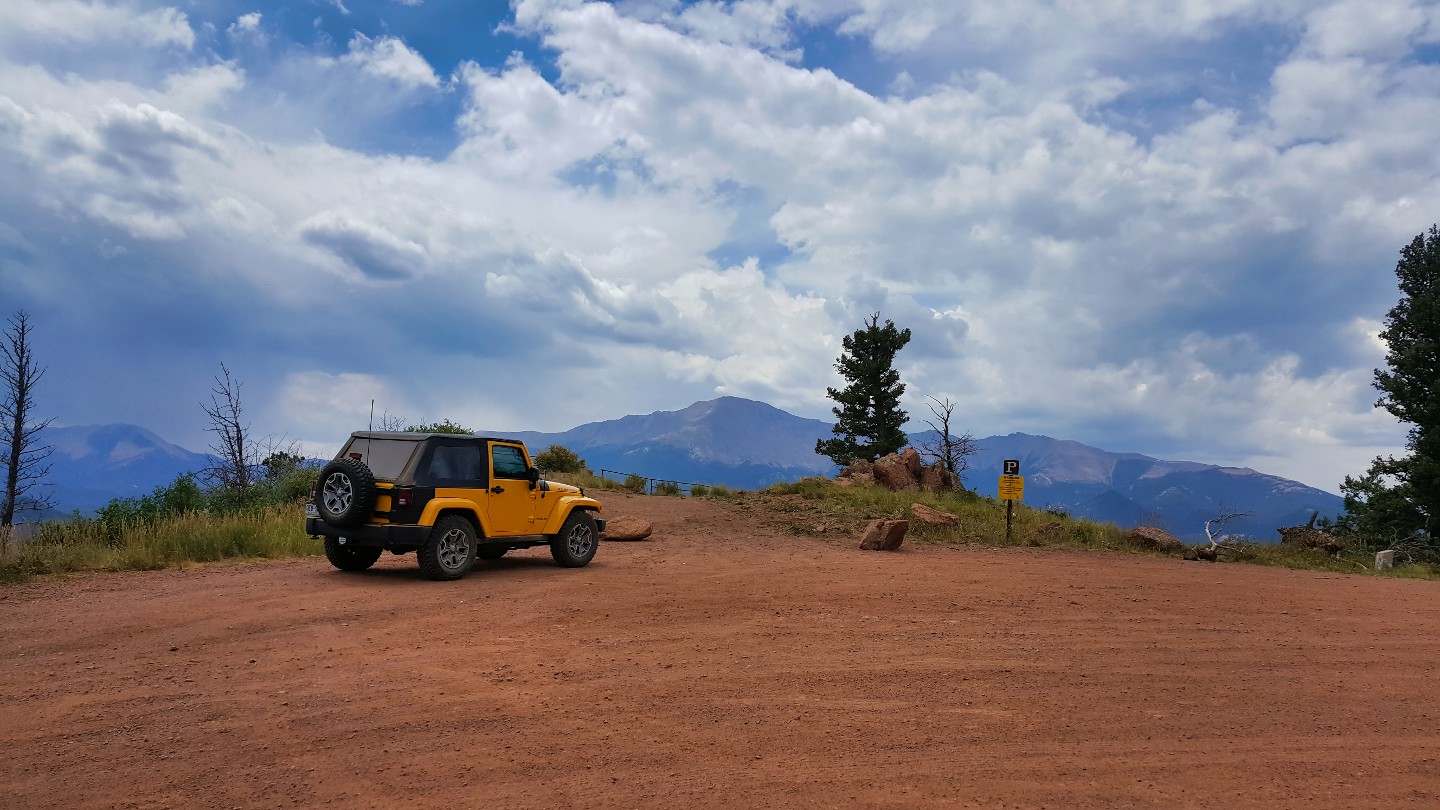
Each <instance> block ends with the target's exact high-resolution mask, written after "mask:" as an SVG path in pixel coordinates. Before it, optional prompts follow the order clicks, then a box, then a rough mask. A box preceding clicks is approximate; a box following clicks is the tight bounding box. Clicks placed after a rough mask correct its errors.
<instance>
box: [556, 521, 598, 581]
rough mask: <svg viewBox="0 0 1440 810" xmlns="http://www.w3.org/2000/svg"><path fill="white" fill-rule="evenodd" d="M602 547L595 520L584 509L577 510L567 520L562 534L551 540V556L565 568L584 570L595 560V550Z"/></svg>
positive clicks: (561, 529) (562, 528) (562, 527)
mask: <svg viewBox="0 0 1440 810" xmlns="http://www.w3.org/2000/svg"><path fill="white" fill-rule="evenodd" d="M599 545H600V533H599V532H598V531H596V529H595V519H594V518H592V517H590V513H589V512H586V511H585V510H583V509H576V510H575V511H573V512H571V513H570V517H567V518H565V525H563V526H561V527H560V533H559V534H557V535H555V536H554V537H552V538H550V556H551V557H554V558H555V562H556V563H557V564H559V565H560V566H562V567H564V568H583V567H584V566H586V565H589V564H590V561H591V560H592V559H594V558H595V549H596V547H597V546H599Z"/></svg>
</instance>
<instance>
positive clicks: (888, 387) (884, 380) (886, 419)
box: [815, 312, 910, 466]
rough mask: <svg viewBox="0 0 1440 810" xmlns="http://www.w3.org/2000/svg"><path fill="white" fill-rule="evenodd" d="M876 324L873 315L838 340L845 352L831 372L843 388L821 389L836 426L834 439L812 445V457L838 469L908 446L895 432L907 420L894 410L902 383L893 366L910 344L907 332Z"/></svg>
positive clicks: (902, 435) (877, 315)
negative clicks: (832, 405) (841, 380)
mask: <svg viewBox="0 0 1440 810" xmlns="http://www.w3.org/2000/svg"><path fill="white" fill-rule="evenodd" d="M879 323H880V313H878V312H877V313H875V314H873V315H871V316H870V319H869V320H868V321H867V322H866V326H865V328H863V329H857V330H856V331H855V333H854V334H852V335H849V336H848V337H846V338H845V339H844V340H843V341H842V343H843V345H844V347H845V351H844V353H843V354H841V355H840V357H839V358H838V359H837V360H836V361H835V370H836V371H838V372H840V376H842V377H844V378H845V379H846V380H848V381H849V384H848V385H846V386H845V388H844V390H836V389H834V388H829V389H826V393H827V394H829V395H830V398H831V399H833V400H835V401H836V402H837V403H839V405H838V406H836V407H835V408H832V409H831V410H832V411H833V412H834V414H835V418H836V419H837V420H838V421H837V422H836V424H835V427H834V428H833V429H832V430H831V432H832V433H834V434H835V438H833V439H822V440H820V441H817V442H816V443H815V452H816V453H818V454H820V455H822V456H828V457H829V458H830V460H831V461H834V462H835V463H836V464H840V465H842V466H843V465H846V464H849V463H850V462H852V461H856V460H861V459H863V460H865V461H874V460H875V459H877V458H880V457H881V456H885V455H889V454H890V453H894V452H896V451H898V450H899V449H900V448H902V447H904V446H905V444H906V443H907V441H908V440H907V439H906V437H905V432H904V431H903V430H901V427H902V426H904V424H905V420H906V418H907V416H906V413H905V411H903V410H901V409H900V397H901V396H902V395H903V394H904V393H905V384H904V383H902V382H900V372H898V371H896V370H895V367H894V365H895V355H896V354H898V353H899V351H900V350H901V349H903V348H905V344H907V343H909V342H910V330H909V329H904V330H901V329H896V328H895V324H894V323H893V322H891V321H888V320H887V321H886V322H885V325H884V326H880V325H879Z"/></svg>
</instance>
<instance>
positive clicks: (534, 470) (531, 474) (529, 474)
mask: <svg viewBox="0 0 1440 810" xmlns="http://www.w3.org/2000/svg"><path fill="white" fill-rule="evenodd" d="M525 477H526V478H528V479H530V488H531V489H534V488H535V484H536V482H538V481H539V480H540V468H539V467H531V468H530V469H528V470H526V471H525Z"/></svg>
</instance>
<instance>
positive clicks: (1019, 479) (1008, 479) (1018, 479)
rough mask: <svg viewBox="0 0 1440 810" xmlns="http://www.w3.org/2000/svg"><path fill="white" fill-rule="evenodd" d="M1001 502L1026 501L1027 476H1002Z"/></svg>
mask: <svg viewBox="0 0 1440 810" xmlns="http://www.w3.org/2000/svg"><path fill="white" fill-rule="evenodd" d="M1000 500H1002V501H1023V500H1025V476H1023V475H1002V476H1000Z"/></svg>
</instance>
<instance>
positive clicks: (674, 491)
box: [652, 481, 680, 497]
mask: <svg viewBox="0 0 1440 810" xmlns="http://www.w3.org/2000/svg"><path fill="white" fill-rule="evenodd" d="M652 492H653V493H654V494H656V495H670V496H672V497H674V496H678V495H679V494H680V485H679V484H677V483H675V482H674V481H656V482H655V489H654V490H652Z"/></svg>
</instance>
